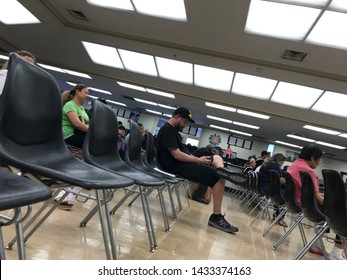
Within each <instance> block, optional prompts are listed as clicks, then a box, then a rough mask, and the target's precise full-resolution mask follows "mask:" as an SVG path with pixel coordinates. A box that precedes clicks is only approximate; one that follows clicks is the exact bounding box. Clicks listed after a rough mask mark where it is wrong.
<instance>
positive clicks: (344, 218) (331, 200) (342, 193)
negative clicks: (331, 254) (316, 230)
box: [322, 169, 347, 255]
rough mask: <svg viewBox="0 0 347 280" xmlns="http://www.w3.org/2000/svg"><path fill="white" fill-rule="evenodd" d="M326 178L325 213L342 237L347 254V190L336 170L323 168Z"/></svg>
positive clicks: (330, 223)
mask: <svg viewBox="0 0 347 280" xmlns="http://www.w3.org/2000/svg"><path fill="white" fill-rule="evenodd" d="M322 174H323V178H324V186H325V188H324V214H325V218H326V221H327V222H328V225H329V228H331V229H332V230H333V231H334V232H335V233H336V234H338V235H339V236H340V238H341V241H342V244H343V245H344V250H345V254H346V255H347V194H346V192H347V190H346V188H345V184H344V182H343V179H342V177H341V175H340V174H339V173H338V172H337V171H336V170H328V169H325V170H322Z"/></svg>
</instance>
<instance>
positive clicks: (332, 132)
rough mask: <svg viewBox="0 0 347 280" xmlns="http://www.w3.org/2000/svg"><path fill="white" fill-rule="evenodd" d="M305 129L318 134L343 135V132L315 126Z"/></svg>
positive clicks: (306, 126)
mask: <svg viewBox="0 0 347 280" xmlns="http://www.w3.org/2000/svg"><path fill="white" fill-rule="evenodd" d="M303 127H304V128H306V129H310V130H314V131H318V132H321V133H326V134H330V135H338V134H341V132H339V131H335V130H331V129H326V128H321V127H317V126H313V125H304V126H303Z"/></svg>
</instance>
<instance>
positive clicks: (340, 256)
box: [329, 249, 346, 260]
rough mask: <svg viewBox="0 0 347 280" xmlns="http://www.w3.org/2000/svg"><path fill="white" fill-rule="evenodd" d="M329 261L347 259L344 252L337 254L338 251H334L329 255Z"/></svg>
mask: <svg viewBox="0 0 347 280" xmlns="http://www.w3.org/2000/svg"><path fill="white" fill-rule="evenodd" d="M329 260H346V257H345V256H344V255H343V253H342V252H337V251H336V250H334V249H333V250H332V251H331V253H330V254H329Z"/></svg>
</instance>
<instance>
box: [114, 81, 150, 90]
mask: <svg viewBox="0 0 347 280" xmlns="http://www.w3.org/2000/svg"><path fill="white" fill-rule="evenodd" d="M117 84H119V85H120V86H121V87H126V88H130V89H134V90H139V91H146V89H145V88H144V87H140V86H135V85H132V84H128V83H123V82H117Z"/></svg>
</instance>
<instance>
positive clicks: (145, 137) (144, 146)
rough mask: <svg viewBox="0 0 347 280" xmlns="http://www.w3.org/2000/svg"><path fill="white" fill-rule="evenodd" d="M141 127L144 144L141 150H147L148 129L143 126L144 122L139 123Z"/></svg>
mask: <svg viewBox="0 0 347 280" xmlns="http://www.w3.org/2000/svg"><path fill="white" fill-rule="evenodd" d="M137 124H138V125H139V128H140V133H141V138H142V144H141V152H144V151H146V147H147V130H146V129H145V128H144V127H143V125H142V123H137Z"/></svg>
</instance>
